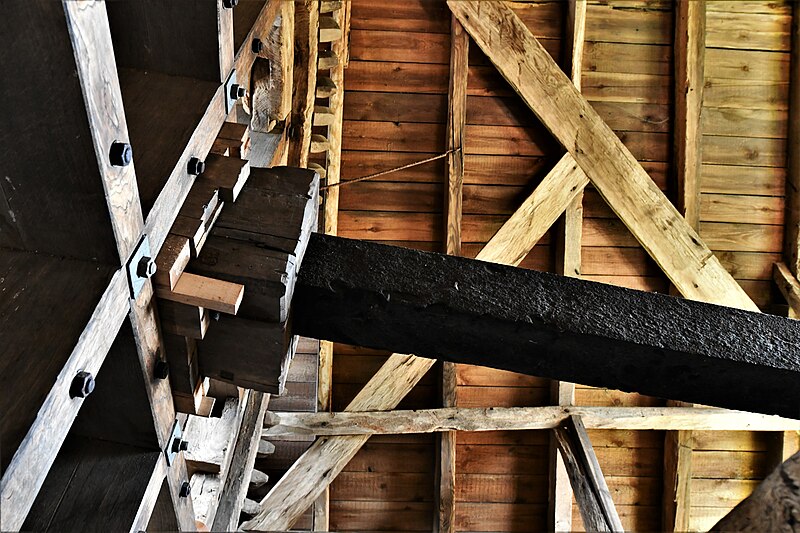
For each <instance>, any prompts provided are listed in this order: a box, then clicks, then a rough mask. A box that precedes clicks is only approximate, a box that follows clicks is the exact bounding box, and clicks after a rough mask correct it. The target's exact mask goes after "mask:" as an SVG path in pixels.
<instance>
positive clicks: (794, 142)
mask: <svg viewBox="0 0 800 533" xmlns="http://www.w3.org/2000/svg"><path fill="white" fill-rule="evenodd" d="M791 32H792V48H791V70H790V73H789V84H790V85H789V110H790V120H789V136H788V147H787V148H788V149H787V154H788V161H787V175H786V236H785V239H784V255H785V257H786V264H787V266H788V267H789V270H790V271H791V273H792V274H794V275H795V276H797V275H798V273H799V272H800V125H798V120H797V117H798V114H800V44H798V43H800V10H799V9H794V10H793V17H792V25H791Z"/></svg>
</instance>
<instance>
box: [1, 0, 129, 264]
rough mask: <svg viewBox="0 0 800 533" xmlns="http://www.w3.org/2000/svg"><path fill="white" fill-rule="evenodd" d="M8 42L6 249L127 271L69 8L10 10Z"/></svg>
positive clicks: (18, 6) (5, 14) (33, 5)
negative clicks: (88, 107) (94, 138)
mask: <svg viewBox="0 0 800 533" xmlns="http://www.w3.org/2000/svg"><path fill="white" fill-rule="evenodd" d="M32 21H35V22H36V23H35V24H32ZM0 35H2V36H3V46H2V51H0V61H2V63H3V65H4V68H5V70H6V73H7V75H5V76H3V79H2V80H1V81H0V95H2V100H3V105H2V107H1V108H0V123H2V124H3V126H2V128H0V145H2V146H4V147H5V149H4V150H2V152H1V153H0V168H2V169H3V171H2V178H0V246H4V247H14V248H17V249H25V250H29V251H38V252H44V253H50V254H54V255H60V256H68V257H75V258H80V259H87V260H94V261H100V262H103V263H108V264H115V265H119V264H120V259H119V254H118V252H117V247H116V244H115V240H114V234H113V232H112V228H111V219H110V217H109V211H108V205H107V203H106V196H105V191H104V188H103V182H102V180H101V177H100V173H99V171H98V166H97V165H98V160H97V155H96V154H95V150H94V146H93V143H92V135H91V132H90V130H89V119H88V117H87V114H86V110H85V107H84V99H83V94H82V90H81V85H80V82H79V80H78V77H77V75H76V68H77V67H76V65H75V58H74V55H73V49H72V44H71V42H70V37H69V35H68V31H67V22H66V20H65V15H64V9H63V6H61V4H58V3H55V2H48V1H45V0H40V1H35V2H9V3H4V4H3V5H2V7H1V8H0ZM33 50H35V51H36V58H35V60H33V59H32V58H31V53H32V51H33ZM22 80H24V81H22ZM54 80H57V82H55V83H54ZM21 84H22V85H23V86H24V87H25V88H24V90H21V89H20V85H21ZM107 148H109V149H110V147H107Z"/></svg>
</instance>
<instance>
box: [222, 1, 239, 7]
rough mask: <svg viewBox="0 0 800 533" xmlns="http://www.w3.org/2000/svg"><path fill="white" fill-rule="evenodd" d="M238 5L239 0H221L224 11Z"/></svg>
mask: <svg viewBox="0 0 800 533" xmlns="http://www.w3.org/2000/svg"><path fill="white" fill-rule="evenodd" d="M238 3H239V0H222V7H224V8H225V9H233V8H234V7H236V4H238Z"/></svg>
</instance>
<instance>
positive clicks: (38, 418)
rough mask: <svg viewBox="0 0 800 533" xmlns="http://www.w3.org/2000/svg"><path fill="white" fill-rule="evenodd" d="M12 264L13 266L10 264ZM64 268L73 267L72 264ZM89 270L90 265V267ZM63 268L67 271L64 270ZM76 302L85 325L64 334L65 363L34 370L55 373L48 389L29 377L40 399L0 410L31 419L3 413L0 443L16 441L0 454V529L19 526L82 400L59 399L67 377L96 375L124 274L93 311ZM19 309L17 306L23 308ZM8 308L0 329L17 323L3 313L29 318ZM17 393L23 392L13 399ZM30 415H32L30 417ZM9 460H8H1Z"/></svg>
mask: <svg viewBox="0 0 800 533" xmlns="http://www.w3.org/2000/svg"><path fill="white" fill-rule="evenodd" d="M4 255H5V256H6V257H8V256H10V255H11V254H10V252H7V251H6V252H4ZM12 268H14V270H16V267H12ZM70 270H72V271H74V267H73V268H72V269H70ZM92 270H94V267H93V268H92ZM26 271H29V268H20V269H19V273H23V272H26ZM63 271H64V272H67V270H63ZM31 272H32V270H31ZM4 278H5V279H7V280H8V279H12V278H11V276H9V275H8V273H6V275H5V276H4ZM86 279H89V278H84V281H85V280H86ZM102 279H103V281H102V283H105V280H106V279H107V277H106V276H105V275H103V276H102ZM68 285H69V284H68ZM39 286H40V287H42V288H43V289H44V288H45V287H43V286H42V285H41V284H39ZM76 287H78V286H77V285H76ZM81 290H84V291H85V290H86V287H85V286H84V287H82V288H81ZM42 297H44V298H46V299H48V300H51V299H52V294H51V293H49V292H47V294H44V295H42ZM70 299H71V300H72V301H73V303H75V302H77V301H78V300H76V299H75V298H74V297H72V298H70ZM26 300H27V303H26V305H31V304H32V305H38V304H37V299H36V298H35V297H32V296H31V295H30V294H29V295H28V297H27V299H26ZM15 307H16V306H15ZM82 307H83V311H82V312H81V313H75V318H79V319H80V321H81V322H80V323H81V324H86V327H85V329H83V332H82V333H79V337H77V342H76V341H75V338H74V337H73V338H70V339H65V341H64V342H65V343H66V344H65V345H64V346H63V348H61V349H66V350H70V349H71V353H70V355H69V357H68V358H67V359H66V362H64V363H63V366H61V361H59V366H57V367H56V368H55V369H53V370H54V372H53V373H49V372H48V373H41V370H38V371H37V372H39V373H41V374H40V375H41V376H42V377H43V378H44V377H45V376H47V375H50V376H53V375H55V376H56V377H55V380H54V381H55V383H54V384H53V385H49V386H48V387H52V388H49V389H45V391H44V392H43V391H42V390H40V389H39V388H37V387H33V386H31V383H30V382H29V383H28V391H30V392H32V393H33V394H35V395H37V397H39V398H41V400H40V401H41V404H39V405H35V406H33V409H31V408H30V407H29V408H21V407H20V408H14V407H9V408H6V409H4V412H5V413H12V412H17V413H19V414H24V416H26V417H31V418H30V419H26V421H25V422H24V423H23V424H21V425H20V426H17V427H14V426H13V425H12V424H13V423H14V420H18V419H17V418H10V417H8V416H5V417H4V418H3V439H4V442H12V443H13V442H15V441H16V442H18V446H15V448H14V449H15V450H16V451H15V452H14V453H13V456H11V457H9V456H8V455H4V459H5V460H4V473H3V478H2V482H0V498H2V501H3V513H2V516H1V517H0V520H2V524H1V525H0V528H2V529H8V530H11V529H19V528H20V527H21V526H22V523H23V521H24V520H25V517H26V515H27V513H28V510H29V509H30V507H31V505H32V503H33V500H34V498H35V497H36V494H37V493H38V491H39V488H40V487H41V486H42V483H43V482H44V480H45V477H46V475H47V472H48V470H49V468H50V466H51V465H52V464H53V461H54V460H55V457H56V453H57V452H58V450H59V448H60V447H61V444H62V442H63V441H64V439H65V438H66V436H67V432H68V431H69V428H70V425H71V422H72V420H74V419H75V417H76V416H77V414H78V410H79V409H80V406H81V404H82V402H83V400H81V399H74V400H69V401H65V399H68V398H69V388H70V384H71V383H72V379H73V377H74V376H75V374H76V373H77V372H78V371H80V370H84V371H87V372H91V373H92V374H97V372H98V371H99V369H100V367H101V365H102V364H103V361H104V359H105V356H106V354H107V353H108V350H109V349H110V347H111V344H112V342H113V341H114V337H115V336H116V332H117V331H118V330H119V327H120V325H121V324H122V322H123V320H124V318H125V315H126V313H127V312H128V309H129V307H130V300H129V295H128V287H127V275H126V273H125V272H123V271H121V270H120V271H117V272H116V273H115V274H114V276H113V278H112V279H111V282H110V283H109V284H108V286H107V288H106V289H105V292H103V294H102V297H101V298H100V299H99V301H98V302H97V304H96V306H95V307H94V311H91V304H90V306H89V307H88V308H86V306H85V304H84V305H82ZM19 309H20V310H22V309H23V308H19ZM9 311H10V310H7V311H5V312H0V316H3V317H4V326H3V328H2V331H3V332H9V331H11V330H14V329H16V328H18V327H19V326H15V325H14V324H10V323H9V322H8V319H9V318H15V317H16V318H30V316H33V313H27V312H21V313H15V314H9ZM86 312H89V313H90V317H89V319H88V322H87V321H85V314H84V313H86ZM27 322H28V324H29V326H32V325H35V323H34V322H31V321H27ZM71 329H72V328H65V329H64V330H63V331H70V330H71ZM3 344H4V345H6V346H9V345H10V346H18V347H21V345H19V344H17V343H15V342H14V341H13V340H12V341H11V342H10V343H6V341H5V340H4V342H3ZM39 345H40V346H42V347H47V348H48V349H50V350H55V346H50V345H49V344H45V343H40V344H39ZM55 351H60V350H55ZM51 355H52V353H51V354H49V356H51ZM44 360H47V359H44ZM2 375H3V376H6V377H8V378H11V377H12V376H14V375H18V373H17V372H14V371H13V370H10V369H8V368H6V369H4V371H3V372H2ZM50 379H52V378H50ZM6 387H7V390H9V389H10V387H9V386H6ZM21 398H24V397H20V398H17V399H21ZM34 416H35V419H34V418H33V417H34ZM55 420H58V421H59V423H58V424H52V421H55ZM31 422H32V423H31ZM7 424H8V425H7ZM28 424H30V426H28ZM12 427H14V429H13V432H12V431H11V428H12ZM28 427H29V428H30V429H28ZM12 439H13V440H12ZM20 441H21V442H20ZM9 459H10V462H8V463H5V461H8V460H9Z"/></svg>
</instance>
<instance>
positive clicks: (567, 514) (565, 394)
mask: <svg viewBox="0 0 800 533" xmlns="http://www.w3.org/2000/svg"><path fill="white" fill-rule="evenodd" d="M585 37H586V0H569V2H568V4H567V31H566V39H565V52H566V54H567V58H568V60H569V74H570V79H571V80H572V83H573V84H574V85H575V88H576V89H578V90H579V91H580V90H581V70H582V68H583V48H584V41H585ZM555 243H556V265H555V269H556V273H558V274H561V275H562V276H571V277H578V278H579V277H580V275H581V248H582V245H583V191H581V192H580V193H579V194H578V195H576V196H575V198H574V199H573V200H572V201H571V202H570V204H569V206H567V208H566V210H565V211H564V215H563V216H562V217H561V218H560V219H559V221H558V224H557V225H556V231H555ZM551 400H552V401H553V402H555V404H556V405H573V404H574V403H575V384H574V383H567V382H563V381H553V382H552V383H551ZM548 474H549V490H550V498H548V502H547V503H548V509H547V524H548V529H550V530H553V531H571V530H572V500H573V497H572V496H573V495H572V486H571V485H570V482H569V476H568V474H567V469H566V466H565V465H564V458H563V457H562V456H561V454H560V453H558V445H557V442H556V440H555V435H553V434H551V435H550V450H549V472H548Z"/></svg>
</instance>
